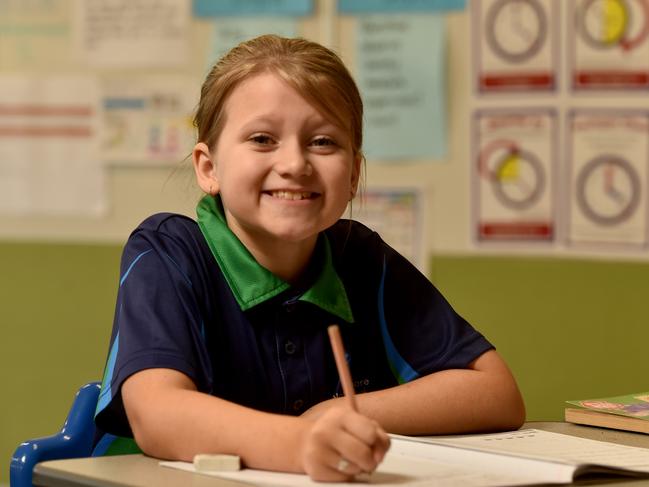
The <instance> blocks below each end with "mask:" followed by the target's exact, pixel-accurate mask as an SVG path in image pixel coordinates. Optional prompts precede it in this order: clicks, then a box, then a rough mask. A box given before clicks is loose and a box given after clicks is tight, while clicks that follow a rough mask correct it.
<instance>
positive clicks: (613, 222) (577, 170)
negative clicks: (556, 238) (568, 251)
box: [567, 109, 649, 245]
mask: <svg viewBox="0 0 649 487" xmlns="http://www.w3.org/2000/svg"><path fill="white" fill-rule="evenodd" d="M567 125H568V129H569V132H570V146H569V154H568V161H567V162H568V167H569V171H570V212H569V216H570V218H569V229H568V238H569V241H570V242H589V243H614V244H631V245H645V244H646V242H647V218H646V201H647V196H646V186H647V185H646V180H647V154H648V153H649V112H646V111H639V110H638V111H631V110H626V111H624V110H586V109H582V110H574V111H572V112H571V113H570V114H569V115H568V121H567Z"/></svg>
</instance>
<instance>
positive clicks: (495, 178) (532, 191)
mask: <svg viewBox="0 0 649 487" xmlns="http://www.w3.org/2000/svg"><path fill="white" fill-rule="evenodd" d="M480 161H481V162H480V164H481V166H482V172H483V175H484V176H486V177H487V179H488V180H489V181H490V183H491V189H492V191H493V194H494V196H495V197H496V199H497V200H498V201H499V202H500V204H502V205H503V206H505V207H507V208H510V209H513V210H525V209H527V208H530V207H532V206H533V205H534V204H535V203H536V202H537V201H538V200H539V199H540V197H541V195H542V194H543V190H544V189H545V171H544V169H543V165H542V164H541V161H540V160H539V158H538V157H537V156H536V155H534V154H533V153H532V152H530V151H527V150H523V149H521V148H520V147H519V146H518V145H517V144H515V143H513V142H510V141H506V140H496V141H494V142H492V143H491V144H489V145H487V147H485V149H484V150H483V151H482V154H481V157H480ZM487 165H489V167H490V169H486V167H487Z"/></svg>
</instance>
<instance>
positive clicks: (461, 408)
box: [302, 350, 525, 435]
mask: <svg viewBox="0 0 649 487" xmlns="http://www.w3.org/2000/svg"><path fill="white" fill-rule="evenodd" d="M340 401H341V398H338V399H333V400H329V401H324V402H322V403H320V404H317V405H315V406H314V407H312V408H311V409H309V410H308V411H306V412H305V413H304V414H303V415H302V416H303V417H305V418H310V419H313V418H317V417H319V416H320V415H321V414H323V412H325V411H326V410H328V409H329V408H330V407H333V406H335V405H337V404H338V403H339V402H340ZM356 401H357V404H358V409H359V412H361V413H362V414H364V415H365V416H367V417H369V418H373V419H375V420H376V421H378V423H379V424H380V425H381V426H383V428H385V430H386V431H388V432H390V433H398V434H403V435H424V434H449V433H467V432H480V431H494V430H513V429H517V428H519V427H520V426H521V425H522V424H523V422H524V421H525V406H524V404H523V399H522V397H521V394H520V392H519V390H518V387H517V386H516V382H515V380H514V378H513V376H512V374H511V372H510V371H509V368H508V367H507V365H506V364H505V362H504V361H503V360H502V359H501V358H500V355H498V353H497V352H496V351H495V350H489V351H487V352H485V353H483V354H482V355H480V356H479V357H478V358H477V359H476V360H474V361H473V362H472V363H471V364H469V366H468V368H467V369H449V370H443V371H440V372H435V373H433V374H430V375H427V376H424V377H421V378H419V379H416V380H413V381H412V382H408V383H406V384H402V385H399V386H396V387H392V388H389V389H384V390H381V391H375V392H368V393H365V394H357V396H356Z"/></svg>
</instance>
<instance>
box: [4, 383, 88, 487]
mask: <svg viewBox="0 0 649 487" xmlns="http://www.w3.org/2000/svg"><path fill="white" fill-rule="evenodd" d="M100 389H101V383H100V382H90V383H88V384H86V385H84V386H83V387H81V388H80V389H79V390H78V391H77V394H76V395H75V398H74V401H73V403H72V407H71V408H70V412H69V413H68V417H67V418H66V420H65V423H63V427H62V428H61V431H59V432H58V433H57V434H55V435H52V436H47V437H43V438H35V439H33V440H28V441H25V442H24V443H21V444H20V446H18V448H16V451H15V452H14V454H13V457H12V458H11V468H10V470H9V485H10V486H11V487H32V470H33V469H34V465H36V464H37V463H38V462H42V461H45V460H58V459H61V458H79V457H89V456H91V455H92V450H93V442H94V440H95V435H96V428H95V422H94V415H95V408H96V406H97V398H98V397H99V391H100Z"/></svg>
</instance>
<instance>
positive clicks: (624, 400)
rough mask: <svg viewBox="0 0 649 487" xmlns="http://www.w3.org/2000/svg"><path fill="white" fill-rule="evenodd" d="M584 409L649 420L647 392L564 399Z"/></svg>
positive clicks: (648, 394) (648, 397)
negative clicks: (575, 399) (574, 399)
mask: <svg viewBox="0 0 649 487" xmlns="http://www.w3.org/2000/svg"><path fill="white" fill-rule="evenodd" d="M566 402H567V403H568V404H573V405H575V406H579V407H581V408H584V409H590V410H591V411H597V412H600V413H609V414H617V415H618V416H629V417H632V418H639V419H644V420H645V421H649V392H638V393H635V394H629V395H628V396H614V397H602V398H598V399H583V400H579V401H566Z"/></svg>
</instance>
